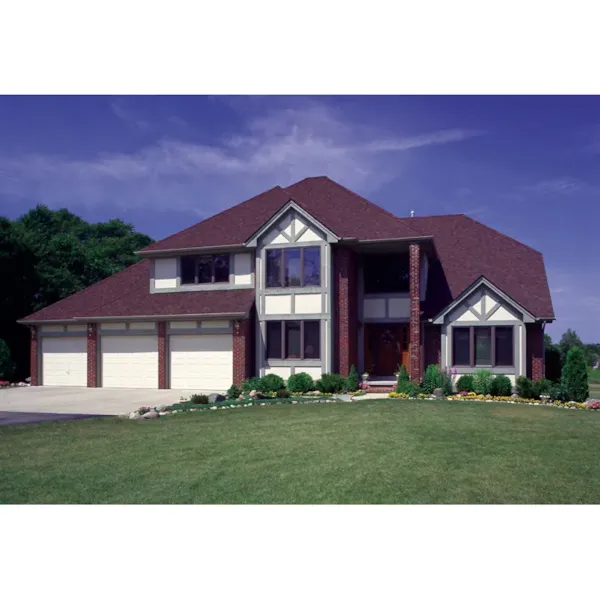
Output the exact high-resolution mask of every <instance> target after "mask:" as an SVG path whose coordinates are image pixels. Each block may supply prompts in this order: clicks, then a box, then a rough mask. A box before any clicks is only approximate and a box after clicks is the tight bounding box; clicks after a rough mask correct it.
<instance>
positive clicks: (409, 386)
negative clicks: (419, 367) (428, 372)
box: [396, 381, 421, 398]
mask: <svg viewBox="0 0 600 600" xmlns="http://www.w3.org/2000/svg"><path fill="white" fill-rule="evenodd" d="M420 391H421V390H420V388H419V384H417V383H416V382H414V381H398V385H397V386H396V393H397V394H407V395H408V396H409V397H410V398H414V397H415V396H417V394H418V393H419V392H420Z"/></svg>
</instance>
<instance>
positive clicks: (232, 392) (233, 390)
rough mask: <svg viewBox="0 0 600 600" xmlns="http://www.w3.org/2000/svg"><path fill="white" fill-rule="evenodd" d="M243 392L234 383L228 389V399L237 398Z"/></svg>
mask: <svg viewBox="0 0 600 600" xmlns="http://www.w3.org/2000/svg"><path fill="white" fill-rule="evenodd" d="M241 393H242V390H241V389H240V388H239V387H238V386H237V385H232V386H231V387H230V388H229V389H228V390H227V400H237V399H238V398H239V397H240V394H241Z"/></svg>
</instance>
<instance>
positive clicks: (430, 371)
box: [422, 365, 441, 394]
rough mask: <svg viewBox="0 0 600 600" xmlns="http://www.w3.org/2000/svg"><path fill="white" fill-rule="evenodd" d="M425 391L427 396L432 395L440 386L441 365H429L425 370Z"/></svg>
mask: <svg viewBox="0 0 600 600" xmlns="http://www.w3.org/2000/svg"><path fill="white" fill-rule="evenodd" d="M422 387H423V391H424V392H425V393H426V394H431V393H432V392H433V390H435V389H436V388H438V387H441V386H440V367H439V365H429V366H428V367H427V368H426V369H425V374H424V375H423V385H422Z"/></svg>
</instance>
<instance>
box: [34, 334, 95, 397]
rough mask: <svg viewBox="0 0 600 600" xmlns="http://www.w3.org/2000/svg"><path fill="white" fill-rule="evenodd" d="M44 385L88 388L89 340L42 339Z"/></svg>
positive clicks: (81, 338)
mask: <svg viewBox="0 0 600 600" xmlns="http://www.w3.org/2000/svg"><path fill="white" fill-rule="evenodd" d="M42 385H65V386H82V387H86V386H87V339H86V338H85V337H63V338H60V337H52V338H50V337H48V338H46V337H44V338H42Z"/></svg>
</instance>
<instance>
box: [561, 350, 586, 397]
mask: <svg viewBox="0 0 600 600" xmlns="http://www.w3.org/2000/svg"><path fill="white" fill-rule="evenodd" d="M561 383H562V385H563V387H564V389H565V390H566V392H567V396H568V398H569V400H574V401H575V402H583V401H584V400H587V398H588V396H589V395H590V388H589V385H588V374H587V364H586V361H585V353H584V350H583V348H581V347H579V346H574V347H573V348H571V349H570V350H569V353H568V354H567V360H566V362H565V366H564V369H563V372H562V378H561Z"/></svg>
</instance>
